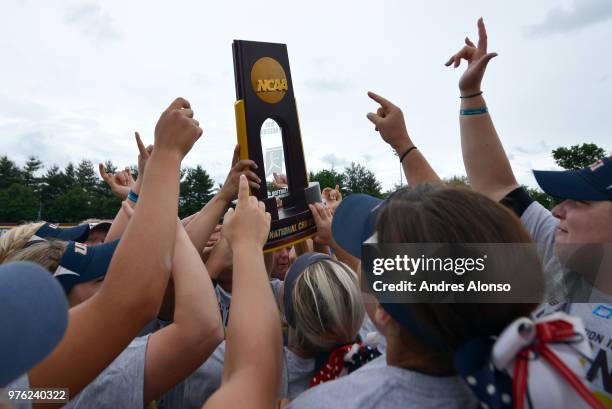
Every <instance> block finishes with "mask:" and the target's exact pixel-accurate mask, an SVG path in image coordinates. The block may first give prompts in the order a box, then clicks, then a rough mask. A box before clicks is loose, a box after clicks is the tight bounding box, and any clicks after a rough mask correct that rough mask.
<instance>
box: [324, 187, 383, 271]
mask: <svg viewBox="0 0 612 409" xmlns="http://www.w3.org/2000/svg"><path fill="white" fill-rule="evenodd" d="M383 202H384V201H383V200H382V199H378V198H376V197H372V196H369V195H364V194H362V193H356V194H352V195H350V196H348V197H346V198H345V199H344V200H343V201H342V202H340V205H338V208H336V212H335V213H334V217H333V218H332V234H333V236H334V240H335V241H336V243H338V245H340V247H342V248H343V249H344V250H346V251H347V252H348V253H350V254H351V255H352V256H354V257H357V258H359V259H361V244H362V243H363V242H365V241H366V240H368V239H369V238H370V237H371V236H372V235H373V234H374V233H375V232H376V217H377V215H378V209H380V205H381V204H382V203H383Z"/></svg>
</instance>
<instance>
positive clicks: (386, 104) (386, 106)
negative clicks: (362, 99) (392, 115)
mask: <svg viewBox="0 0 612 409" xmlns="http://www.w3.org/2000/svg"><path fill="white" fill-rule="evenodd" d="M368 96H369V97H370V98H372V99H373V100H374V101H376V102H378V103H379V104H380V105H381V106H382V107H383V108H384V109H391V108H393V107H394V106H395V105H393V104H392V103H391V102H390V101H388V100H386V99H385V98H383V97H381V96H380V95H378V94H375V93H374V92H372V91H368Z"/></svg>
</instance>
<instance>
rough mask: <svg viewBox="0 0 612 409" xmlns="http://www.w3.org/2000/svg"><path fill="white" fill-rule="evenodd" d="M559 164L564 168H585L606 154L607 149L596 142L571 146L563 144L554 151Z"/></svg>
mask: <svg viewBox="0 0 612 409" xmlns="http://www.w3.org/2000/svg"><path fill="white" fill-rule="evenodd" d="M552 155H553V158H554V159H555V162H556V163H557V165H559V166H561V167H562V168H563V169H568V170H573V169H580V168H584V167H585V166H589V165H590V164H592V163H594V162H596V161H597V160H599V159H601V158H603V157H604V156H606V151H604V150H603V148H600V147H599V146H597V145H595V144H594V143H583V144H582V145H572V146H570V147H569V148H565V147H563V146H561V147H559V148H557V149H554V150H553V151H552Z"/></svg>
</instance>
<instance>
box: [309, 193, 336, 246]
mask: <svg viewBox="0 0 612 409" xmlns="http://www.w3.org/2000/svg"><path fill="white" fill-rule="evenodd" d="M308 208H309V209H310V211H311V212H312V217H313V218H314V221H315V224H316V225H317V233H316V235H315V237H314V241H315V243H318V244H322V245H324V246H330V247H333V243H334V236H333V235H332V228H331V226H332V212H331V210H330V209H328V208H326V207H325V206H323V205H322V204H321V203H315V204H309V205H308Z"/></svg>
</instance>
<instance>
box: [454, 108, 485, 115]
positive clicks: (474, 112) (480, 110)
mask: <svg viewBox="0 0 612 409" xmlns="http://www.w3.org/2000/svg"><path fill="white" fill-rule="evenodd" d="M488 112H489V109H488V108H487V107H486V106H484V107H480V108H474V109H460V110H459V115H480V114H486V113H488Z"/></svg>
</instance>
